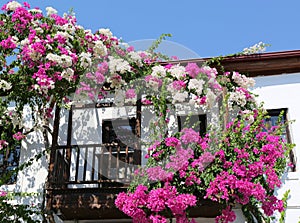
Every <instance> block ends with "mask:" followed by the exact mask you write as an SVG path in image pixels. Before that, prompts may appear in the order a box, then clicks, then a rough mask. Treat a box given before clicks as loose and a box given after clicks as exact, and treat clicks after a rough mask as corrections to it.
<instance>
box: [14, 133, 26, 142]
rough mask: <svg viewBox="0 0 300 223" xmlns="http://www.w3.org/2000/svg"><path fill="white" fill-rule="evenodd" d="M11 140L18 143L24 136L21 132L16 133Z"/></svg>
mask: <svg viewBox="0 0 300 223" xmlns="http://www.w3.org/2000/svg"><path fill="white" fill-rule="evenodd" d="M13 138H14V139H15V140H17V141H20V140H22V139H24V138H25V135H23V134H22V133H21V132H17V133H15V134H13Z"/></svg>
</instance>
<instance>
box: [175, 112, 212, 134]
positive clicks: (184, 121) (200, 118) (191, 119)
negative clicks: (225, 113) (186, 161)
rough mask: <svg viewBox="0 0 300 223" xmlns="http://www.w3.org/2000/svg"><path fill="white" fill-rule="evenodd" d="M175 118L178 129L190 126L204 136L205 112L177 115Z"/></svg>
mask: <svg viewBox="0 0 300 223" xmlns="http://www.w3.org/2000/svg"><path fill="white" fill-rule="evenodd" d="M177 120H178V130H179V131H181V130H182V129H184V128H192V129H194V130H195V131H196V132H199V134H200V135H201V136H204V135H205V133H206V126H207V120H206V115H205V114H202V115H182V116H177Z"/></svg>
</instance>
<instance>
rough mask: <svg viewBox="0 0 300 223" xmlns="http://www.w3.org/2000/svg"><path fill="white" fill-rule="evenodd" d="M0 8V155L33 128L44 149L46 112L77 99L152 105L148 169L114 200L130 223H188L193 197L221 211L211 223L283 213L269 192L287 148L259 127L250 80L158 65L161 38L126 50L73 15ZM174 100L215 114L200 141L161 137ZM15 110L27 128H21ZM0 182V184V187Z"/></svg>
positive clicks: (187, 132)
mask: <svg viewBox="0 0 300 223" xmlns="http://www.w3.org/2000/svg"><path fill="white" fill-rule="evenodd" d="M2 11H3V13H1V14H0V74H1V76H0V95H1V99H0V125H1V140H0V150H1V152H3V153H4V154H7V153H8V152H9V151H10V150H13V149H14V145H16V143H20V141H21V140H23V139H24V138H25V137H26V136H27V134H29V133H30V132H32V131H42V132H43V133H44V134H43V136H44V141H45V147H46V149H47V148H49V147H51V143H50V141H51V140H49V139H48V136H49V134H48V133H53V129H52V126H51V124H50V123H51V122H52V121H53V111H54V109H58V108H61V107H64V108H69V107H70V105H72V104H74V103H78V101H80V103H99V102H101V101H103V100H104V101H105V99H106V98H107V97H110V96H111V95H113V97H114V103H115V105H117V106H123V105H124V104H135V103H136V102H137V100H141V102H142V103H143V104H144V105H148V104H150V105H153V108H154V110H155V114H156V115H157V119H156V120H155V121H154V123H153V125H152V126H153V128H154V130H153V135H154V136H155V137H154V138H151V140H152V146H150V147H149V154H148V155H147V156H148V157H147V158H148V164H147V166H146V167H145V168H142V169H140V170H139V171H137V173H136V180H135V181H134V182H133V183H132V185H131V187H130V190H129V191H128V193H121V194H120V195H119V196H118V198H117V200H116V206H117V207H118V208H119V209H121V210H122V211H123V212H124V213H126V214H127V215H129V216H131V217H132V218H133V219H134V221H135V222H167V219H168V218H175V219H176V221H177V222H189V219H188V211H189V209H190V208H192V207H194V206H197V204H198V202H199V201H200V200H201V199H210V200H212V201H216V202H219V203H221V204H223V205H224V210H223V211H222V215H221V216H219V217H217V221H218V222H228V221H233V220H234V219H235V215H234V213H233V212H232V207H234V206H235V205H238V204H240V205H241V206H242V209H243V211H244V213H245V215H246V216H247V218H248V220H249V222H251V219H254V218H256V219H257V220H258V221H262V219H263V218H265V216H270V215H272V214H273V212H274V211H276V210H278V211H282V202H281V201H280V200H278V199H277V198H276V197H275V196H273V192H274V189H275V188H276V187H278V186H280V180H279V179H280V174H281V173H282V171H283V170H284V168H285V153H287V151H288V149H289V145H288V144H286V142H284V141H282V140H281V138H280V131H281V130H282V127H280V126H279V127H277V128H273V129H267V128H265V126H264V122H263V120H264V117H265V112H264V111H263V109H262V108H260V107H259V106H258V105H257V103H256V101H255V96H254V95H253V94H252V93H251V92H250V91H249V87H253V85H254V81H253V80H252V79H251V78H247V77H246V76H245V75H242V74H239V73H237V72H224V71H222V69H220V70H219V71H218V70H217V69H215V68H212V67H209V66H208V64H203V66H198V65H197V64H195V63H188V64H187V65H185V66H183V65H180V64H172V63H160V62H161V59H162V58H164V57H163V56H162V55H161V54H159V53H154V52H153V49H155V47H156V46H157V44H158V43H159V42H160V41H162V39H163V38H164V37H165V36H167V35H163V36H162V37H161V38H160V39H159V41H158V42H156V43H155V44H154V45H153V46H152V47H150V50H148V51H135V50H134V48H133V47H131V46H128V45H127V44H125V43H123V42H122V41H120V40H119V39H118V38H117V37H115V36H113V34H112V32H111V31H110V30H109V29H106V28H105V29H99V30H97V31H96V32H95V33H92V32H91V30H88V29H85V28H83V27H82V26H80V25H78V24H77V21H76V17H75V16H74V15H73V14H72V13H68V14H64V15H63V16H59V15H58V14H57V11H56V10H55V9H53V8H51V7H48V8H46V14H45V13H43V11H42V10H40V9H38V8H33V9H31V7H30V5H29V4H28V3H26V2H25V3H23V4H20V3H18V2H16V1H11V2H9V3H7V4H5V5H4V6H2ZM260 46H261V45H260ZM260 48H261V47H260ZM247 52H248V51H247ZM251 52H253V49H251ZM248 53H249V52H248ZM180 103H188V104H191V105H192V106H194V107H196V108H199V109H202V110H204V111H206V112H207V113H214V115H216V116H217V119H215V120H216V123H214V124H213V125H212V127H211V130H210V131H208V132H207V134H206V135H205V136H199V133H197V132H195V131H194V130H193V129H191V128H184V129H183V130H182V131H181V132H178V133H176V134H171V133H169V131H168V128H167V126H168V124H169V118H170V117H169V112H168V111H169V109H173V108H174V107H175V105H176V104H180ZM12 104H13V106H12ZM216 108H218V109H217V113H215V111H216ZM24 110H26V114H27V118H28V117H29V118H30V119H31V120H32V121H31V124H30V125H27V124H26V122H24V116H25V113H24ZM43 154H45V152H44V153H43ZM39 157H40V156H39V155H38V156H37V157H36V158H39ZM31 162H33V161H31ZM26 166H28V165H23V166H22V168H25V167H26ZM22 168H19V170H21V169H22ZM8 175H9V174H8ZM4 183H5V180H3V179H2V178H1V179H0V186H1V185H3V184H4ZM0 193H1V194H0V197H1V203H0V207H1V208H2V207H7V208H10V210H14V209H18V206H14V205H11V203H10V202H9V199H7V194H6V192H3V191H0ZM19 207H20V209H18V210H21V211H20V212H18V213H15V214H16V215H17V216H21V217H22V216H23V219H27V218H28V216H29V215H30V214H31V213H32V212H31V210H30V209H28V207H26V208H23V206H19ZM27 210H28V211H29V212H28V213H27V212H26V211H27ZM1 213H2V212H1ZM3 213H4V212H3ZM5 213H7V215H10V213H12V211H7V212H5ZM28 214H29V215H28ZM8 218H9V216H8ZM10 219H11V218H10Z"/></svg>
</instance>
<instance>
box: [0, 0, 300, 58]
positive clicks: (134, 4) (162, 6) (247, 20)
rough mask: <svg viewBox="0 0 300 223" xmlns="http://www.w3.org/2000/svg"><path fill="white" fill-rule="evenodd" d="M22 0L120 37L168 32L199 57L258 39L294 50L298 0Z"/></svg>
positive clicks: (131, 38)
mask: <svg viewBox="0 0 300 223" xmlns="http://www.w3.org/2000/svg"><path fill="white" fill-rule="evenodd" d="M0 2H1V3H2V4H3V3H6V1H5V0H0ZM19 2H21V1H19ZM27 2H28V3H29V4H31V7H34V6H38V7H40V8H41V9H42V10H44V9H45V7H46V6H52V7H54V8H56V9H57V10H58V12H59V14H61V15H62V14H63V12H66V11H68V10H69V9H70V8H73V9H74V11H75V13H76V16H77V19H78V23H79V24H80V25H82V26H84V27H85V28H90V29H92V30H93V31H95V30H97V29H99V28H110V29H111V30H112V32H113V33H114V35H116V36H117V37H122V38H123V39H124V40H125V41H126V42H130V41H136V40H143V39H156V38H158V37H159V36H160V34H162V33H171V34H172V35H173V37H172V38H170V39H168V40H170V41H173V42H176V43H178V44H180V45H183V46H185V47H186V48H188V49H190V50H192V51H194V52H195V54H196V55H198V56H200V57H208V56H219V55H227V54H231V53H236V52H239V51H241V50H243V48H245V47H247V46H251V45H253V44H255V43H257V42H259V41H263V42H265V43H269V44H271V46H270V47H269V48H268V49H267V51H269V52H271V51H283V50H295V49H300V46H299V43H300V29H299V22H300V13H299V8H300V1H299V0H289V1H279V0H278V1H277V0H248V1H245V0H239V1H237V0H227V1H225V0H215V1H213V0H212V1H209V0H206V1H204V0H203V1H201V0H185V1H177V0H173V1H167V0H151V1H143V0H127V1H121V0H115V1H108V0H106V1H102V0H77V1H75V0H73V1H72V0H28V1H27ZM2 4H1V5H2Z"/></svg>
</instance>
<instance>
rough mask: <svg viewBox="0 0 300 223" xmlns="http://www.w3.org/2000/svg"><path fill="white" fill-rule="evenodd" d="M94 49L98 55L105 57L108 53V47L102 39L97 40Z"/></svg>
mask: <svg viewBox="0 0 300 223" xmlns="http://www.w3.org/2000/svg"><path fill="white" fill-rule="evenodd" d="M93 51H94V55H95V56H96V57H104V56H106V55H107V48H106V46H105V45H104V44H103V43H102V41H100V40H97V41H95V46H94V47H93Z"/></svg>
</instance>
